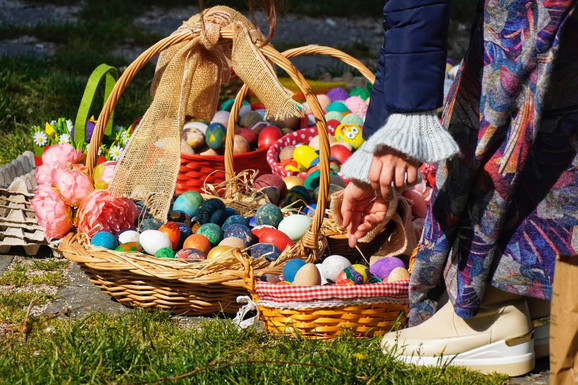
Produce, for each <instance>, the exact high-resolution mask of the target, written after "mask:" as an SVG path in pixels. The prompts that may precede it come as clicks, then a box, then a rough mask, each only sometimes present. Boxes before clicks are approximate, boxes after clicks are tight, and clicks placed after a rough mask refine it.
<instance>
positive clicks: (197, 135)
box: [182, 127, 205, 149]
mask: <svg viewBox="0 0 578 385" xmlns="http://www.w3.org/2000/svg"><path fill="white" fill-rule="evenodd" d="M182 138H183V139H184V140H185V142H186V143H187V144H188V145H189V146H191V147H192V148H194V149H198V148H200V147H202V146H203V145H204V144H205V134H203V132H202V131H201V130H199V129H198V128H194V127H191V128H187V129H184V130H183V134H182Z"/></svg>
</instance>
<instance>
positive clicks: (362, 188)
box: [341, 180, 389, 248]
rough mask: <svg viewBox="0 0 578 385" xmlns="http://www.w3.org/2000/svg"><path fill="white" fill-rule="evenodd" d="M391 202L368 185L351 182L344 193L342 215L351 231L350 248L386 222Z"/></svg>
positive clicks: (345, 224) (344, 222)
mask: <svg viewBox="0 0 578 385" xmlns="http://www.w3.org/2000/svg"><path fill="white" fill-rule="evenodd" d="M388 207H389V201H388V200H386V199H384V198H383V197H381V196H380V195H379V194H376V192H375V190H374V189H373V188H372V187H371V186H370V185H368V184H365V183H358V182H356V181H355V180H352V181H351V182H349V184H348V185H347V187H346V188H345V191H344V192H343V203H342V205H341V215H342V217H343V226H344V227H346V228H347V229H348V230H349V247H352V248H353V247H355V245H356V244H357V241H358V240H359V239H360V238H363V237H364V236H365V235H366V234H367V233H368V232H370V231H371V230H372V229H374V228H375V227H376V226H377V225H379V224H380V223H382V222H383V221H384V220H385V216H386V214H387V209H388Z"/></svg>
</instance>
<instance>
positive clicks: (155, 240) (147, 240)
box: [139, 230, 173, 255]
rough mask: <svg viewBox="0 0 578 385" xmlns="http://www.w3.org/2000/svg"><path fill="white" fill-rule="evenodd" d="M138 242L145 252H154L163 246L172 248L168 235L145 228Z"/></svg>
mask: <svg viewBox="0 0 578 385" xmlns="http://www.w3.org/2000/svg"><path fill="white" fill-rule="evenodd" d="M139 243H140V244H141V246H142V248H143V249H144V251H145V252H146V253H147V254H150V255H155V253H156V252H157V251H158V250H159V249H162V248H163V247H168V248H172V245H173V243H172V242H171V239H170V238H169V236H168V235H166V234H165V233H163V232H162V231H158V230H145V231H143V232H142V233H141V234H140V236H139Z"/></svg>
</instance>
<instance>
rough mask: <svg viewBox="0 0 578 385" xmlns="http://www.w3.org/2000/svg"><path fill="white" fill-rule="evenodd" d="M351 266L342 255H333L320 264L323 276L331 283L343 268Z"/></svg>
mask: <svg viewBox="0 0 578 385" xmlns="http://www.w3.org/2000/svg"><path fill="white" fill-rule="evenodd" d="M349 266H351V261H349V259H347V258H345V257H344V256H342V255H337V254H333V255H330V256H328V257H327V258H325V259H324V260H323V261H322V262H321V269H322V273H323V276H324V277H325V278H326V279H327V280H328V281H331V282H333V283H335V280H336V279H337V276H338V275H339V273H340V272H342V271H343V270H344V269H345V268H347V267H349Z"/></svg>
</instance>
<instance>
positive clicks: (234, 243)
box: [219, 237, 246, 249]
mask: <svg viewBox="0 0 578 385" xmlns="http://www.w3.org/2000/svg"><path fill="white" fill-rule="evenodd" d="M219 246H231V247H237V248H239V249H244V248H245V247H246V245H245V241H243V240H242V239H241V238H238V237H227V238H225V239H223V240H222V241H221V242H219Z"/></svg>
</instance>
